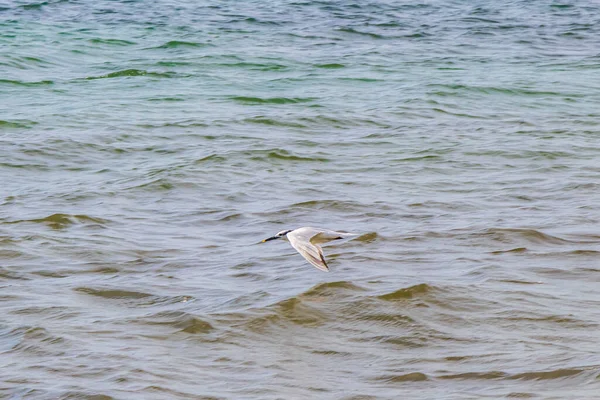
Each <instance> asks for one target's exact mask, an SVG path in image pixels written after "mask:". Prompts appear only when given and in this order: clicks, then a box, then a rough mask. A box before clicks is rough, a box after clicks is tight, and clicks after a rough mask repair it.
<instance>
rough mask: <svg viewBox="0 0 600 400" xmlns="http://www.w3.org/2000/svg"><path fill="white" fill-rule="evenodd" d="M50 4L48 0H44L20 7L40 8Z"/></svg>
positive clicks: (28, 8) (25, 8) (27, 8)
mask: <svg viewBox="0 0 600 400" xmlns="http://www.w3.org/2000/svg"><path fill="white" fill-rule="evenodd" d="M48 4H49V3H48V2H47V1H42V2H40V3H29V4H22V5H20V6H19V7H21V8H22V9H24V10H40V9H41V8H42V7H44V6H47V5H48Z"/></svg>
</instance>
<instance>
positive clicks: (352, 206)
mask: <svg viewBox="0 0 600 400" xmlns="http://www.w3.org/2000/svg"><path fill="white" fill-rule="evenodd" d="M288 208H289V209H293V208H306V209H313V210H329V211H346V212H350V211H362V210H363V209H364V208H365V204H362V203H358V202H356V201H350V200H348V201H343V200H310V201H303V202H301V203H295V204H291V205H290V206H289V207H288Z"/></svg>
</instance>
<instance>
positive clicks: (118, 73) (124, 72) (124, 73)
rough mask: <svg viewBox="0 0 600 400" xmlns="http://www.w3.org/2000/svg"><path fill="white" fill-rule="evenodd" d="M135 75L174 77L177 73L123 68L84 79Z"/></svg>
mask: <svg viewBox="0 0 600 400" xmlns="http://www.w3.org/2000/svg"><path fill="white" fill-rule="evenodd" d="M136 76H147V77H151V78H175V77H176V76H178V74H177V73H176V72H151V71H146V70H143V69H124V70H122V71H115V72H111V73H109V74H105V75H99V76H88V77H86V78H84V79H85V80H88V81H89V80H94V79H110V78H123V77H136Z"/></svg>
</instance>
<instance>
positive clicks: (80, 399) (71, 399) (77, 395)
mask: <svg viewBox="0 0 600 400" xmlns="http://www.w3.org/2000/svg"><path fill="white" fill-rule="evenodd" d="M59 398H60V399H61V400H63V399H64V400H115V398H114V397H112V396H109V395H106V394H98V393H89V392H77V391H70V392H66V393H63V394H61V395H60V397H59Z"/></svg>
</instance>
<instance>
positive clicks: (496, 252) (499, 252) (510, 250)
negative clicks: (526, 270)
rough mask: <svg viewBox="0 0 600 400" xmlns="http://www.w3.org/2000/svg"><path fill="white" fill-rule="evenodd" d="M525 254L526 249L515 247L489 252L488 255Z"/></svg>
mask: <svg viewBox="0 0 600 400" xmlns="http://www.w3.org/2000/svg"><path fill="white" fill-rule="evenodd" d="M526 252H527V248H526V247H515V248H514V249H509V250H496V251H490V254H505V253H517V254H518V253H526Z"/></svg>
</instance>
